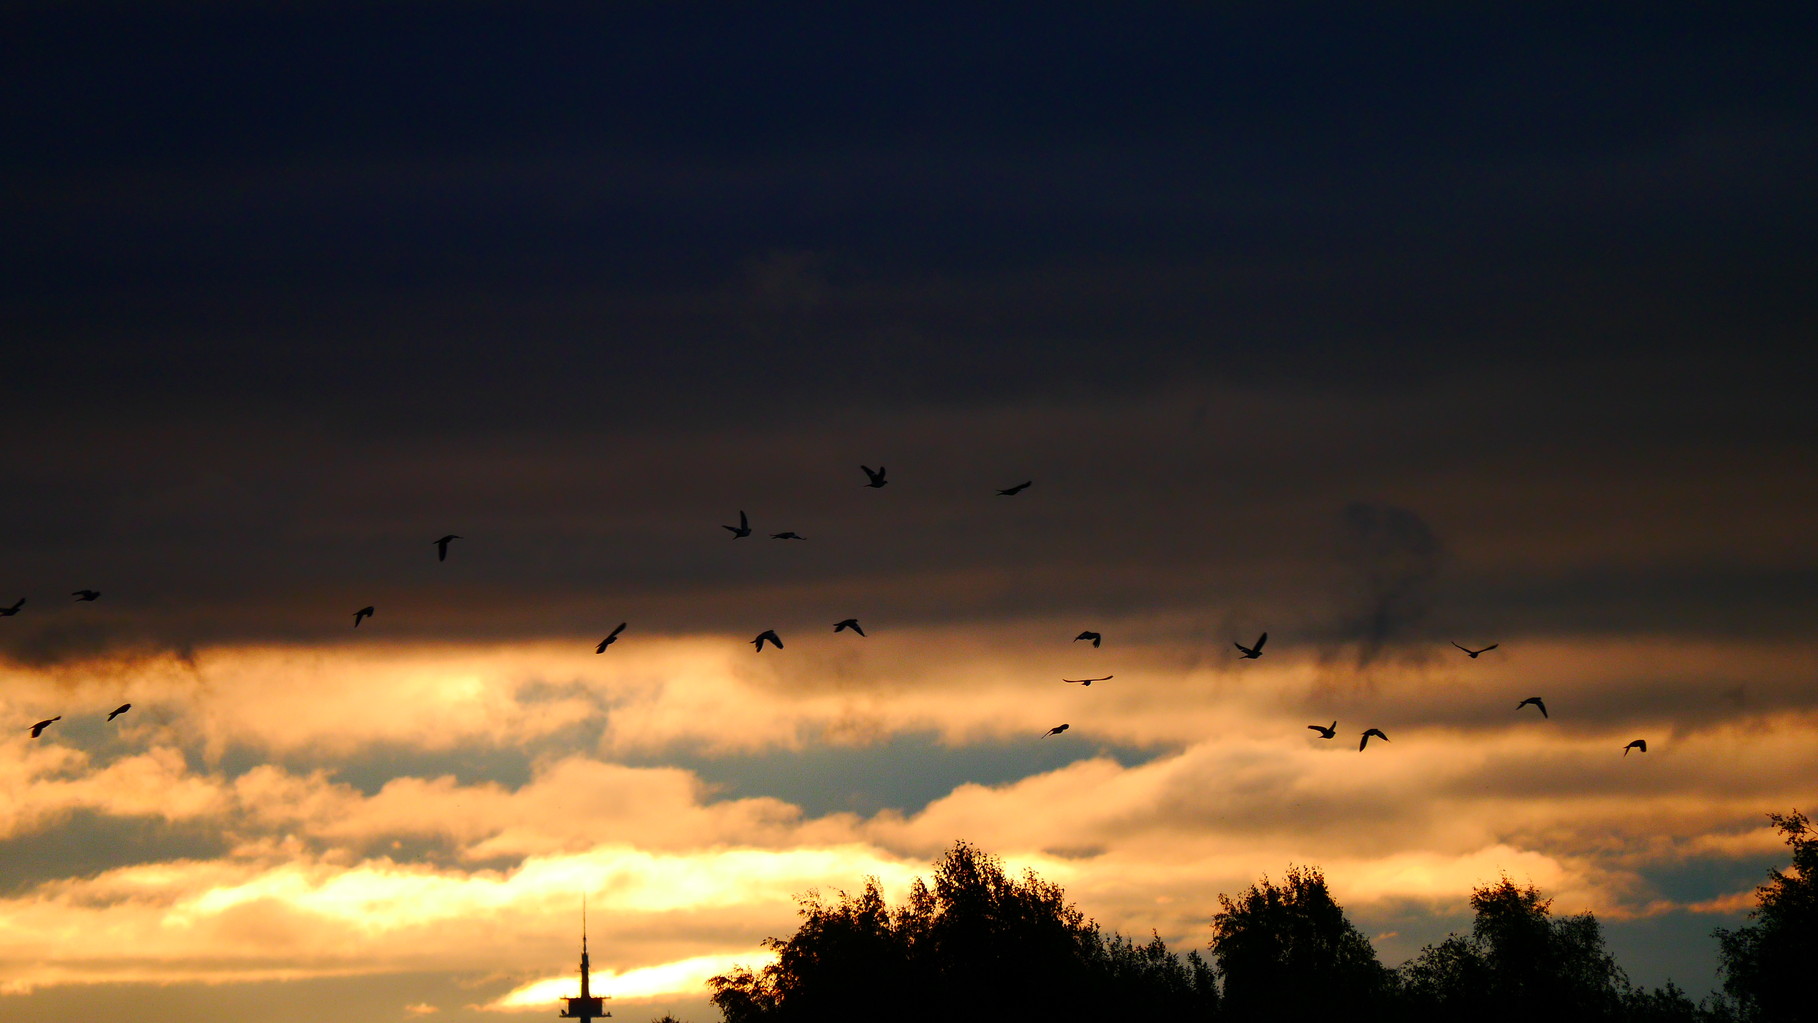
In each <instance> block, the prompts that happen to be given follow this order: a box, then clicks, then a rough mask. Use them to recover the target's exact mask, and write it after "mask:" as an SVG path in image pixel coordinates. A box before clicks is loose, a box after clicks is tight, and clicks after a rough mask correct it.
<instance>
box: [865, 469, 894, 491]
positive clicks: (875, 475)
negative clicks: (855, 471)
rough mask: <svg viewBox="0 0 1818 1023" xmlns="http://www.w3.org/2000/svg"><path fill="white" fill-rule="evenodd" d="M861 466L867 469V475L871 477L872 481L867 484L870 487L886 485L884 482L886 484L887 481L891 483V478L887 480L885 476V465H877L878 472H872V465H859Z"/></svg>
mask: <svg viewBox="0 0 1818 1023" xmlns="http://www.w3.org/2000/svg"><path fill="white" fill-rule="evenodd" d="M859 468H861V469H863V470H865V475H866V476H869V477H870V478H871V482H870V483H867V484H865V486H868V487H881V486H883V485H884V484H886V483H889V482H890V481H889V480H887V479H885V478H884V467H883V466H881V465H880V466H878V467H877V471H876V472H872V471H871V467H870V466H868V465H861V466H859Z"/></svg>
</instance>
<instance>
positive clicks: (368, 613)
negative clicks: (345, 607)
mask: <svg viewBox="0 0 1818 1023" xmlns="http://www.w3.org/2000/svg"><path fill="white" fill-rule="evenodd" d="M371 617H372V605H371V604H368V605H366V606H365V607H363V608H361V609H360V610H358V611H355V612H354V628H356V629H357V628H359V627H360V620H361V619H362V618H371Z"/></svg>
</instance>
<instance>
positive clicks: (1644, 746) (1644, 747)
mask: <svg viewBox="0 0 1818 1023" xmlns="http://www.w3.org/2000/svg"><path fill="white" fill-rule="evenodd" d="M33 734H34V735H35V734H37V733H35V732H34V733H33ZM1629 750H1634V751H1635V752H1637V753H1646V752H1647V751H1648V741H1647V740H1646V739H1636V740H1635V741H1634V742H1631V743H1629V744H1628V745H1627V746H1624V747H1623V748H1622V755H1623V756H1625V757H1626V756H1628V755H1629Z"/></svg>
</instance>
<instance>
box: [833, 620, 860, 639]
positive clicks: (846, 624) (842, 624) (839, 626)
mask: <svg viewBox="0 0 1818 1023" xmlns="http://www.w3.org/2000/svg"><path fill="white" fill-rule="evenodd" d="M847 629H851V630H852V631H853V632H856V633H858V634H859V635H861V636H863V635H864V634H865V630H864V629H861V628H859V623H858V619H857V618H842V619H840V620H839V621H837V622H834V623H833V631H834V632H844V631H846V630H847Z"/></svg>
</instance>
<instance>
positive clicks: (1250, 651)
mask: <svg viewBox="0 0 1818 1023" xmlns="http://www.w3.org/2000/svg"><path fill="white" fill-rule="evenodd" d="M1268 641H1269V634H1268V633H1266V632H1265V633H1263V634H1262V635H1260V636H1258V637H1256V645H1255V646H1244V645H1243V644H1242V643H1232V644H1231V645H1232V646H1234V647H1236V648H1237V649H1239V650H1242V651H1243V652H1244V654H1243V655H1244V657H1245V658H1246V659H1249V660H1255V659H1256V658H1258V657H1261V656H1262V646H1263V644H1264V643H1267V642H1268Z"/></svg>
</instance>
